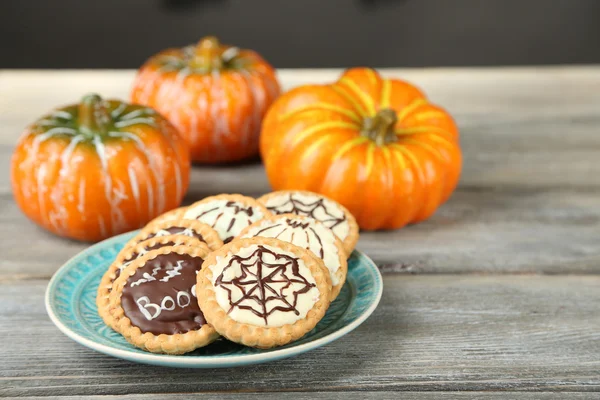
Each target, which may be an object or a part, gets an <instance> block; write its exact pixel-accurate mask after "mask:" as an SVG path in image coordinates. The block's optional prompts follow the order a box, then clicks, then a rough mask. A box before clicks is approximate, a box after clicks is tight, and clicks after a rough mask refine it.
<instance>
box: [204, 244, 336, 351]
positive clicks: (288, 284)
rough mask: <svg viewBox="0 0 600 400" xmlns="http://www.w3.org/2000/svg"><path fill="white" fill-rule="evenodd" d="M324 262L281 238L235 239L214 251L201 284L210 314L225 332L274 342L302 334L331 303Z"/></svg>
mask: <svg viewBox="0 0 600 400" xmlns="http://www.w3.org/2000/svg"><path fill="white" fill-rule="evenodd" d="M330 287H331V282H330V281H329V274H328V273H327V270H326V268H325V267H324V266H323V262H322V261H321V260H320V259H318V258H316V257H315V256H314V255H312V254H311V253H310V252H309V251H308V250H305V249H302V248H300V247H297V246H294V245H292V244H290V243H287V242H283V241H281V240H278V239H272V238H263V237H253V238H249V239H238V240H235V241H233V242H231V243H229V244H227V245H225V246H223V247H222V248H221V249H219V250H217V251H215V252H213V253H211V254H210V255H209V256H208V258H207V259H206V261H205V262H204V264H203V266H202V270H201V271H200V273H199V274H198V284H197V286H196V291H197V296H198V302H199V304H200V308H201V309H202V310H204V315H205V317H206V320H207V321H208V322H209V323H210V324H211V325H212V326H214V327H215V329H216V330H217V332H219V333H220V334H221V335H223V336H224V337H226V338H228V339H229V340H231V341H234V342H237V343H241V344H244V345H246V346H252V347H258V348H270V347H275V346H282V345H284V344H287V343H289V342H291V341H294V340H297V339H299V338H301V337H302V336H304V335H305V334H306V333H307V332H309V331H310V330H311V329H312V328H314V327H315V325H316V324H317V322H319V320H321V318H323V315H324V314H325V311H327V308H328V307H329V303H330V302H329V293H330Z"/></svg>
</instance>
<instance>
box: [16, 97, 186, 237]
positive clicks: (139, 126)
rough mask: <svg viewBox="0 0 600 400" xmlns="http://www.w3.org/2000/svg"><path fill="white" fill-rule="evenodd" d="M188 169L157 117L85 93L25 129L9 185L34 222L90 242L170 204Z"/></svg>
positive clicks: (170, 131) (180, 145)
mask: <svg viewBox="0 0 600 400" xmlns="http://www.w3.org/2000/svg"><path fill="white" fill-rule="evenodd" d="M189 170H190V159H189V149H188V147H187V144H186V142H185V140H183V138H181V137H180V136H179V135H178V133H177V130H176V129H175V127H173V125H171V124H170V123H169V122H168V121H167V120H166V119H164V118H163V117H161V116H160V115H159V114H158V113H157V112H155V111H154V110H152V109H150V108H147V107H142V106H136V105H130V104H126V103H122V102H120V101H116V100H102V99H100V98H99V97H98V96H96V95H90V96H87V97H85V98H84V100H83V101H82V103H81V104H78V105H77V104H76V105H71V106H67V107H63V108H60V109H57V110H55V111H53V112H51V113H50V114H48V115H47V116H45V117H43V118H42V119H40V120H38V121H36V122H35V123H33V124H32V125H31V126H29V127H28V128H27V129H26V130H25V132H24V133H23V134H22V136H21V138H20V141H19V143H18V145H17V148H16V149H15V151H14V154H13V157H12V163H11V182H12V188H13V194H14V197H15V201H16V202H17V204H18V205H19V207H20V208H21V210H22V211H23V212H24V213H25V214H26V215H27V216H28V217H29V218H30V219H32V220H33V221H34V222H36V223H37V224H39V225H41V226H43V227H44V228H46V229H48V230H49V231H51V232H53V233H56V234H58V235H61V236H66V237H69V238H73V239H78V240H86V241H97V240H101V239H104V238H107V237H109V236H112V235H115V234H118V233H122V232H126V231H129V230H132V229H136V228H139V227H141V226H143V225H144V224H145V223H146V222H148V221H149V220H151V219H152V218H154V217H156V216H157V215H160V214H162V213H163V212H165V211H167V210H170V209H172V208H175V207H177V206H178V205H179V203H180V202H181V200H182V198H183V196H184V194H185V192H186V191H187V187H188V184H189Z"/></svg>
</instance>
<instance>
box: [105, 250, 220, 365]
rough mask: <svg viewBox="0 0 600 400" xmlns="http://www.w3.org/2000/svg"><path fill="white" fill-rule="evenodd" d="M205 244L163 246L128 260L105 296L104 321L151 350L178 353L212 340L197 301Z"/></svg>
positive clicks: (138, 345) (212, 334)
mask: <svg viewBox="0 0 600 400" xmlns="http://www.w3.org/2000/svg"><path fill="white" fill-rule="evenodd" d="M208 254H209V252H208V250H207V248H206V247H204V246H195V247H190V246H168V247H162V248H160V249H157V250H151V251H150V252H148V253H146V254H144V255H143V256H141V257H139V258H137V259H136V260H135V261H133V262H132V263H131V264H130V265H129V266H128V267H127V268H125V269H124V270H123V271H122V272H121V274H120V275H119V277H118V278H117V279H116V280H115V282H114V285H113V290H112V291H111V293H110V296H109V302H110V308H111V313H110V317H109V325H110V326H112V327H114V329H115V330H116V331H117V332H119V333H121V334H122V335H123V336H124V337H125V338H126V339H127V340H128V341H129V342H130V343H131V344H133V345H135V346H137V347H140V348H142V349H144V350H147V351H150V352H153V353H167V354H183V353H186V352H189V351H192V350H194V349H197V348H199V347H202V346H206V345H207V344H209V343H211V342H212V341H214V340H215V339H216V338H217V337H218V334H217V333H216V331H215V330H214V329H213V327H212V326H211V325H209V324H207V322H206V319H205V317H204V315H203V313H202V311H201V308H200V307H199V306H198V301H197V300H196V290H195V285H196V278H197V277H196V275H197V273H198V271H200V268H201V267H202V263H203V262H204V260H205V259H206V258H207V256H208Z"/></svg>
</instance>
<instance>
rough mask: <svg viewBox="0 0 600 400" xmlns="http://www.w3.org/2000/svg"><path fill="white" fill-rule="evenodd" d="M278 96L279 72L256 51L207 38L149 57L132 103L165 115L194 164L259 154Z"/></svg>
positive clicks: (140, 72) (143, 67)
mask: <svg viewBox="0 0 600 400" xmlns="http://www.w3.org/2000/svg"><path fill="white" fill-rule="evenodd" d="M278 95H279V84H278V82H277V78H276V76H275V71H274V70H273V68H272V67H271V66H270V65H269V64H268V63H267V62H266V61H265V60H263V59H262V58H261V57H260V56H259V55H258V54H257V53H255V52H254V51H251V50H242V49H238V48H236V47H232V46H225V45H221V44H220V43H219V42H218V41H217V40H216V39H215V38H212V37H208V38H204V39H203V40H201V41H200V42H199V43H198V45H196V46H188V47H184V48H181V49H168V50H165V51H162V52H160V53H158V54H157V55H155V56H153V57H151V58H150V59H149V60H148V61H147V62H146V63H145V64H144V65H143V66H142V67H141V68H140V70H139V72H138V74H137V76H136V78H135V82H134V85H133V90H132V93H131V100H132V101H133V102H134V103H138V104H144V105H148V106H150V107H153V108H155V109H156V110H158V111H159V112H161V113H162V114H163V115H164V116H165V117H167V118H168V119H169V120H170V121H171V122H172V123H173V124H174V125H175V126H176V127H177V128H178V129H179V130H180V132H181V134H182V135H183V136H184V137H185V138H186V140H187V141H188V142H189V144H190V147H191V151H192V159H193V160H194V161H199V162H226V161H236V160H241V159H244V158H248V157H251V156H254V155H256V154H258V137H259V134H260V126H261V121H262V118H263V116H264V114H265V112H266V111H267V108H268V107H269V106H270V105H271V103H272V102H273V100H274V99H275V98H276V97H277V96H278Z"/></svg>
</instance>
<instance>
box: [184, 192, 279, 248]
mask: <svg viewBox="0 0 600 400" xmlns="http://www.w3.org/2000/svg"><path fill="white" fill-rule="evenodd" d="M268 215H271V213H269V212H268V211H267V209H266V208H265V207H264V206H263V205H262V204H260V203H259V202H257V201H256V200H254V199H253V198H252V197H247V196H242V195H239V194H221V195H219V196H212V197H207V198H205V199H204V200H201V201H198V202H196V203H194V204H192V205H191V206H189V207H188V208H187V209H186V210H185V213H184V214H183V217H184V218H186V219H197V220H199V221H201V222H204V223H205V224H208V225H210V226H211V227H212V228H213V229H215V230H216V231H217V233H218V234H219V237H220V238H221V240H222V241H223V243H229V242H230V241H231V240H232V239H233V238H234V237H236V236H237V235H238V234H239V233H240V232H241V231H242V229H244V228H245V227H247V226H249V225H251V224H253V223H254V222H256V221H258V220H260V219H262V218H263V217H265V216H268Z"/></svg>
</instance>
